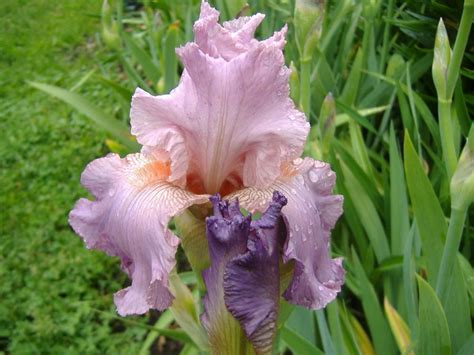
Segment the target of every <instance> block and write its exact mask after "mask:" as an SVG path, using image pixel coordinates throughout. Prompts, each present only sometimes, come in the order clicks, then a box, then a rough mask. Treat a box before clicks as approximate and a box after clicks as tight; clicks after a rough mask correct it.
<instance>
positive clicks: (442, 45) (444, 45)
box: [432, 19, 451, 99]
mask: <svg viewBox="0 0 474 355" xmlns="http://www.w3.org/2000/svg"><path fill="white" fill-rule="evenodd" d="M450 60H451V47H450V46H449V38H448V33H447V32H446V27H444V22H443V19H439V24H438V30H437V31H436V39H435V47H434V58H433V66H432V72H433V81H434V84H435V87H436V91H437V92H438V98H443V99H447V98H446V94H447V93H446V87H447V81H448V67H449V62H450Z"/></svg>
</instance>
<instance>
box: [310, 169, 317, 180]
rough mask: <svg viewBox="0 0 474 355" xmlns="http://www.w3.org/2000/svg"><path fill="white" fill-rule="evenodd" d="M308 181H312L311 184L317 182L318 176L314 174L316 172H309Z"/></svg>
mask: <svg viewBox="0 0 474 355" xmlns="http://www.w3.org/2000/svg"><path fill="white" fill-rule="evenodd" d="M309 179H310V180H311V181H312V182H317V181H318V174H316V172H315V171H314V170H311V171H310V172H309Z"/></svg>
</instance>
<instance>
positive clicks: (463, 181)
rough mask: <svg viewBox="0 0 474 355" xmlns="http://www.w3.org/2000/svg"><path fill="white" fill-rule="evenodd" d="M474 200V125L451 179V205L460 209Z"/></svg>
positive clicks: (466, 206) (463, 208)
mask: <svg viewBox="0 0 474 355" xmlns="http://www.w3.org/2000/svg"><path fill="white" fill-rule="evenodd" d="M472 202H474V125H472V126H471V130H470V131H469V137H468V138H467V141H466V145H465V146H464V149H463V151H462V153H461V157H460V158H459V162H458V165H457V167H456V170H455V171H454V175H453V178H452V179H451V206H452V207H453V208H456V209H459V210H465V209H467V208H469V205H470V204H471V203H472Z"/></svg>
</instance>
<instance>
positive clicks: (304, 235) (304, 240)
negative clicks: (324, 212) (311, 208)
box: [303, 234, 308, 243]
mask: <svg viewBox="0 0 474 355" xmlns="http://www.w3.org/2000/svg"><path fill="white" fill-rule="evenodd" d="M307 240H308V237H307V236H306V234H303V243H304V242H306V241H307Z"/></svg>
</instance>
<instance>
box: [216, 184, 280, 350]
mask: <svg viewBox="0 0 474 355" xmlns="http://www.w3.org/2000/svg"><path fill="white" fill-rule="evenodd" d="M286 202H287V200H286V198H285V197H284V196H283V195H281V194H280V193H278V192H275V193H274V195H273V201H272V203H271V204H270V206H269V208H268V209H267V211H266V212H265V213H264V214H263V215H262V217H261V218H260V219H259V220H258V221H252V222H251V231H250V236H249V241H248V244H247V252H246V253H245V254H241V255H238V256H236V257H235V258H233V259H232V260H230V261H229V263H228V264H227V266H226V269H225V273H224V299H225V303H226V306H227V309H228V310H229V312H230V313H231V314H232V315H233V316H234V317H235V318H236V319H237V320H238V321H239V322H240V324H241V326H242V328H243V330H244V332H245V335H246V336H247V338H248V339H249V340H250V342H251V343H252V345H253V346H254V349H255V350H256V352H257V353H259V354H266V353H271V350H272V344H273V338H274V336H275V331H276V322H277V319H278V303H279V298H280V295H279V292H280V280H279V269H278V265H279V257H280V255H279V254H280V247H279V226H280V220H281V214H280V212H281V209H282V207H283V206H284V205H285V204H286Z"/></svg>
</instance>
